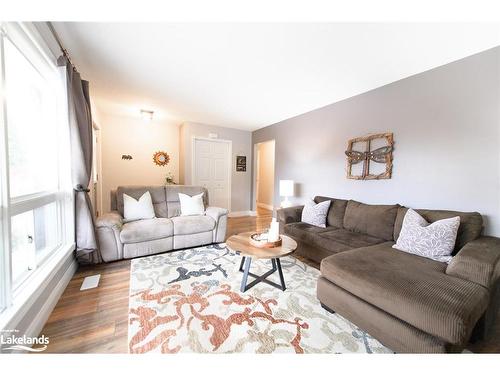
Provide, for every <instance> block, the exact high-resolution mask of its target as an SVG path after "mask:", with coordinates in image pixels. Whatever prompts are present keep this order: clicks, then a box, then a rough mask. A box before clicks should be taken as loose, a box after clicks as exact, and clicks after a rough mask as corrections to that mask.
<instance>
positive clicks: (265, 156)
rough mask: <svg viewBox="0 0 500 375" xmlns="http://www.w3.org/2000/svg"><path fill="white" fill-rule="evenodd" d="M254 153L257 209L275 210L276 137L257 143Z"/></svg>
mask: <svg viewBox="0 0 500 375" xmlns="http://www.w3.org/2000/svg"><path fill="white" fill-rule="evenodd" d="M254 155H255V164H254V165H255V171H254V182H255V184H254V186H255V190H254V197H255V209H256V210H257V211H259V210H267V211H269V210H270V211H272V210H274V164H275V160H274V158H275V141H274V139H273V140H270V141H266V142H261V143H257V144H255V146H254Z"/></svg>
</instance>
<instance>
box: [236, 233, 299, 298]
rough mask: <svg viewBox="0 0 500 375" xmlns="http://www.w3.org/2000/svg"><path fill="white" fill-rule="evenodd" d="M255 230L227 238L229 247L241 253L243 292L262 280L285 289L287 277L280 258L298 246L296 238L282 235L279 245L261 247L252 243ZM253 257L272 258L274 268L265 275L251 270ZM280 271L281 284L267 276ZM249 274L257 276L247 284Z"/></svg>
mask: <svg viewBox="0 0 500 375" xmlns="http://www.w3.org/2000/svg"><path fill="white" fill-rule="evenodd" d="M253 233H255V232H245V233H240V234H236V235H234V236H231V237H229V238H228V239H227V241H226V245H227V247H228V248H229V249H230V250H232V251H234V252H236V253H239V254H240V255H241V263H240V269H239V271H240V272H243V279H242V280H241V288H240V290H241V292H243V293H244V292H246V291H247V290H248V289H250V288H251V287H253V286H255V285H257V284H258V283H260V282H263V283H266V284H269V285H271V286H274V287H275V288H278V289H281V290H285V289H286V286H285V279H284V277H283V270H282V269H281V262H280V258H281V257H284V256H286V255H290V254H291V253H293V252H294V251H295V249H296V248H297V242H295V240H294V239H292V238H290V237H288V236H285V235H281V239H282V244H281V246H279V247H273V248H268V249H266V248H260V247H256V246H253V245H251V244H250V236H251V235H252V234H253ZM252 259H271V264H272V268H271V269H270V270H269V271H267V272H266V273H265V274H263V275H260V276H259V275H255V274H253V273H251V272H250V264H251V263H252ZM276 271H278V274H279V277H280V283H281V285H280V284H276V283H275V282H273V281H271V280H268V279H267V278H268V277H269V276H270V275H272V274H273V273H274V272H276ZM248 275H250V276H252V277H254V278H255V280H254V281H252V282H251V283H250V284H247V280H248Z"/></svg>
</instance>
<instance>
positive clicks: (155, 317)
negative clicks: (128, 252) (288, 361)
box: [128, 245, 391, 353]
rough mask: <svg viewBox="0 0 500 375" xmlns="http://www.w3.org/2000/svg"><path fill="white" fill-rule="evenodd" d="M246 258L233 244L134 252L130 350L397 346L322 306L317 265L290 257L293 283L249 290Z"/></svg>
mask: <svg viewBox="0 0 500 375" xmlns="http://www.w3.org/2000/svg"><path fill="white" fill-rule="evenodd" d="M240 261H241V257H240V256H239V255H237V254H235V253H233V252H232V251H229V250H228V249H227V248H226V247H225V245H210V246H205V247H199V248H194V249H189V250H182V251H176V252H170V253H164V254H160V255H153V256H149V257H145V258H139V259H134V260H132V263H131V272H130V305H129V327H128V340H129V352H130V353H148V352H157V353H178V352H181V353H182V352H186V353H187V352H194V353H388V352H391V351H390V350H389V349H387V348H386V347H384V346H383V345H382V344H381V343H380V342H378V341H377V340H375V339H374V338H372V337H371V336H369V335H368V334H366V333H365V332H363V331H361V330H360V329H359V328H357V327H356V326H355V325H353V324H352V323H350V322H349V321H348V320H346V319H344V318H343V317H341V316H340V315H338V314H331V313H329V312H327V311H325V310H324V309H323V308H322V307H321V305H320V302H319V301H318V299H317V298H316V281H317V279H318V277H319V271H318V270H317V269H315V268H312V267H309V266H307V265H306V264H304V263H303V262H301V261H299V260H297V259H295V258H293V257H284V258H282V260H281V264H282V267H283V274H284V277H285V281H286V286H287V289H286V290H285V291H281V290H279V289H277V288H274V287H272V286H270V285H267V284H264V283H259V284H257V285H256V286H254V287H253V288H251V289H250V290H248V291H246V292H245V293H241V292H240V283H241V278H242V273H241V272H239V271H238V269H239V265H240ZM270 263H271V262H270V261H269V260H267V261H266V260H258V261H253V262H252V267H251V272H253V273H255V274H263V273H265V272H266V271H267V270H269V269H270V267H271V264H270ZM277 278H278V275H277V273H275V274H273V275H272V276H271V277H270V279H271V280H272V281H275V282H278V279H277ZM251 280H253V278H251V277H249V282H250V281H251Z"/></svg>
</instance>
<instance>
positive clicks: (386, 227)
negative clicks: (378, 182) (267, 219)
mask: <svg viewBox="0 0 500 375" xmlns="http://www.w3.org/2000/svg"><path fill="white" fill-rule="evenodd" d="M326 199H328V200H331V202H332V203H331V205H330V210H329V212H328V217H327V227H326V228H319V227H314V226H312V225H309V224H306V223H302V222H301V221H300V220H301V213H302V206H297V207H290V208H285V209H281V210H279V211H278V219H279V221H280V223H281V226H282V228H283V231H284V233H286V234H288V235H290V236H291V237H293V238H294V239H295V240H296V241H297V242H298V249H297V252H298V254H300V255H302V256H305V257H307V258H310V259H312V260H314V261H316V262H318V263H321V264H320V271H321V277H320V278H319V280H318V286H317V295H318V299H319V300H320V302H321V303H322V305H323V306H324V307H325V308H326V309H327V310H330V311H332V312H333V311H335V312H337V313H339V314H341V315H342V316H344V317H345V318H347V319H349V320H350V321H352V322H353V323H354V324H356V325H357V326H359V327H360V328H361V329H363V330H365V331H366V332H368V333H369V334H371V335H372V336H374V337H375V338H377V339H378V340H379V341H380V342H382V343H383V344H384V345H386V346H388V347H389V348H391V349H393V350H394V351H396V352H414V353H415V352H416V353H440V352H459V351H461V350H462V349H463V348H464V347H465V345H466V344H467V343H468V341H469V340H470V338H471V336H472V335H473V333H474V336H477V335H479V336H484V334H483V333H484V332H487V331H488V329H489V328H490V327H491V325H492V324H493V321H494V318H495V315H496V313H497V309H498V294H499V293H498V290H499V288H498V284H499V277H500V239H499V238H495V237H487V236H482V235H481V233H482V223H483V220H482V217H481V215H480V214H479V213H477V212H456V211H443V210H416V211H417V212H418V213H419V214H420V215H422V216H423V217H424V218H425V219H426V220H427V221H428V222H431V223H432V222H434V221H437V220H441V219H444V218H449V217H454V216H460V227H459V231H458V235H457V240H456V246H455V251H454V253H453V255H454V257H453V259H452V260H451V262H450V263H449V264H446V263H442V262H437V261H434V260H431V259H428V258H424V257H420V256H417V255H413V254H409V253H406V252H402V251H399V250H396V249H393V248H392V245H393V244H394V243H395V241H396V240H397V238H398V236H399V233H400V231H401V227H402V222H403V218H404V216H405V214H406V211H407V208H406V207H402V206H400V205H368V204H363V203H360V202H356V201H353V200H349V201H348V200H342V199H335V198H328V197H316V198H315V202H316V203H318V202H321V201H324V200H326ZM474 328H476V329H475V331H474ZM473 331H474V332H473Z"/></svg>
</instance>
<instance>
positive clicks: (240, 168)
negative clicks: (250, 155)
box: [236, 156, 247, 172]
mask: <svg viewBox="0 0 500 375" xmlns="http://www.w3.org/2000/svg"><path fill="white" fill-rule="evenodd" d="M246 171H247V157H246V156H236V172H246Z"/></svg>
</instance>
